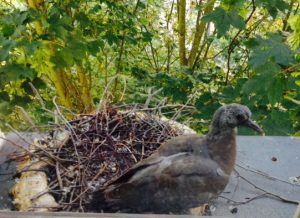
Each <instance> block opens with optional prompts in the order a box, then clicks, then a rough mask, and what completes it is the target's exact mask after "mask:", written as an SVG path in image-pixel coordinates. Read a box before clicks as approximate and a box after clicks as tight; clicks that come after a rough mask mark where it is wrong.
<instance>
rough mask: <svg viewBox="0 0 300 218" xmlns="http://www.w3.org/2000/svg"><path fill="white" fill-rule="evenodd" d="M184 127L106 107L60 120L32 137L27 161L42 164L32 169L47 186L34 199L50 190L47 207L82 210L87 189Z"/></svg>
mask: <svg viewBox="0 0 300 218" xmlns="http://www.w3.org/2000/svg"><path fill="white" fill-rule="evenodd" d="M185 128H187V127H184V126H183V125H180V124H178V123H176V122H174V121H170V120H167V119H165V118H162V117H160V116H157V115H156V114H155V113H154V112H153V111H152V112H151V113H150V112H149V111H142V112H141V111H139V110H137V109H131V110H126V111H117V110H116V109H113V108H106V109H105V110H102V111H99V112H97V113H94V114H87V115H79V116H78V117H77V118H75V119H74V120H71V121H66V122H65V123H64V124H63V125H60V126H57V127H55V128H54V129H53V130H52V131H51V133H50V134H49V136H48V137H47V138H45V139H43V140H40V141H38V143H36V146H35V150H34V152H33V153H32V154H31V162H32V159H35V160H38V161H43V162H44V163H45V162H46V163H47V164H46V166H43V167H42V168H40V169H38V170H39V171H43V172H42V173H45V174H46V175H47V178H48V186H47V188H46V190H45V191H43V192H41V193H39V194H36V195H35V196H34V198H35V199H36V198H37V197H40V196H42V195H44V194H46V193H47V194H51V195H52V196H53V197H54V199H55V201H56V202H57V204H55V205H54V206H53V205H52V206H51V209H52V210H56V211H79V212H86V211H87V206H88V203H89V201H90V196H91V195H90V193H92V192H93V191H94V190H96V189H98V188H101V187H105V185H106V184H107V183H109V182H110V181H111V180H112V179H114V178H116V177H118V176H120V175H122V174H123V173H124V172H125V171H127V170H128V169H129V168H130V167H131V166H133V165H134V164H136V163H137V162H139V161H140V160H142V159H144V158H147V157H148V156H149V155H151V154H152V153H153V152H154V151H155V150H156V149H157V148H158V147H159V146H160V145H161V144H162V143H163V142H165V141H166V140H168V139H169V138H171V137H174V136H177V135H180V134H183V133H184V131H185V130H186V129H185ZM43 165H45V164H43ZM27 166H28V165H27ZM23 169H24V168H23ZM34 170H36V169H34ZM32 198H33V197H32V196H31V199H32ZM45 207H46V206H45ZM49 207H50V206H49Z"/></svg>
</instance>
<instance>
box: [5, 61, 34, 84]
mask: <svg viewBox="0 0 300 218" xmlns="http://www.w3.org/2000/svg"><path fill="white" fill-rule="evenodd" d="M33 76H34V73H33V71H32V70H31V69H30V68H28V67H26V66H24V65H22V64H8V65H5V66H3V67H1V68H0V87H1V86H3V85H5V84H6V83H8V82H10V81H14V80H18V79H22V78H33Z"/></svg>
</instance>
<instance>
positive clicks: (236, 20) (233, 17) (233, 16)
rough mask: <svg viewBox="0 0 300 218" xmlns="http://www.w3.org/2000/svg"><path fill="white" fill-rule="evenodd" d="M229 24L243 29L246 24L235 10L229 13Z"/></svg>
mask: <svg viewBox="0 0 300 218" xmlns="http://www.w3.org/2000/svg"><path fill="white" fill-rule="evenodd" d="M229 17H230V24H231V25H232V26H234V27H235V28H237V29H244V28H245V26H246V24H245V22H244V20H243V18H242V17H241V16H240V15H239V14H238V13H237V11H232V12H231V13H230V16H229Z"/></svg>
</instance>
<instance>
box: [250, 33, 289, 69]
mask: <svg viewBox="0 0 300 218" xmlns="http://www.w3.org/2000/svg"><path fill="white" fill-rule="evenodd" d="M250 49H252V51H251V55H250V59H249V65H250V67H251V68H252V69H254V70H255V69H256V68H258V67H260V66H262V65H265V64H266V63H267V62H269V61H270V60H274V61H275V62H276V63H277V64H280V65H283V66H289V65H291V64H292V63H293V62H294V52H293V51H292V50H291V49H290V48H289V47H288V46H287V45H286V44H284V43H283V37H282V36H281V35H279V34H277V33H271V34H268V35H267V38H262V37H260V36H258V37H257V38H256V39H254V41H253V40H252V42H251V44H250Z"/></svg>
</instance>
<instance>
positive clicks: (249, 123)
mask: <svg viewBox="0 0 300 218" xmlns="http://www.w3.org/2000/svg"><path fill="white" fill-rule="evenodd" d="M244 126H246V127H249V128H250V129H253V130H254V131H256V132H258V133H260V134H262V135H264V134H265V132H264V131H263V129H262V128H260V127H259V126H258V125H257V124H256V123H255V122H254V121H253V120H250V119H248V120H247V122H246V123H244Z"/></svg>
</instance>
